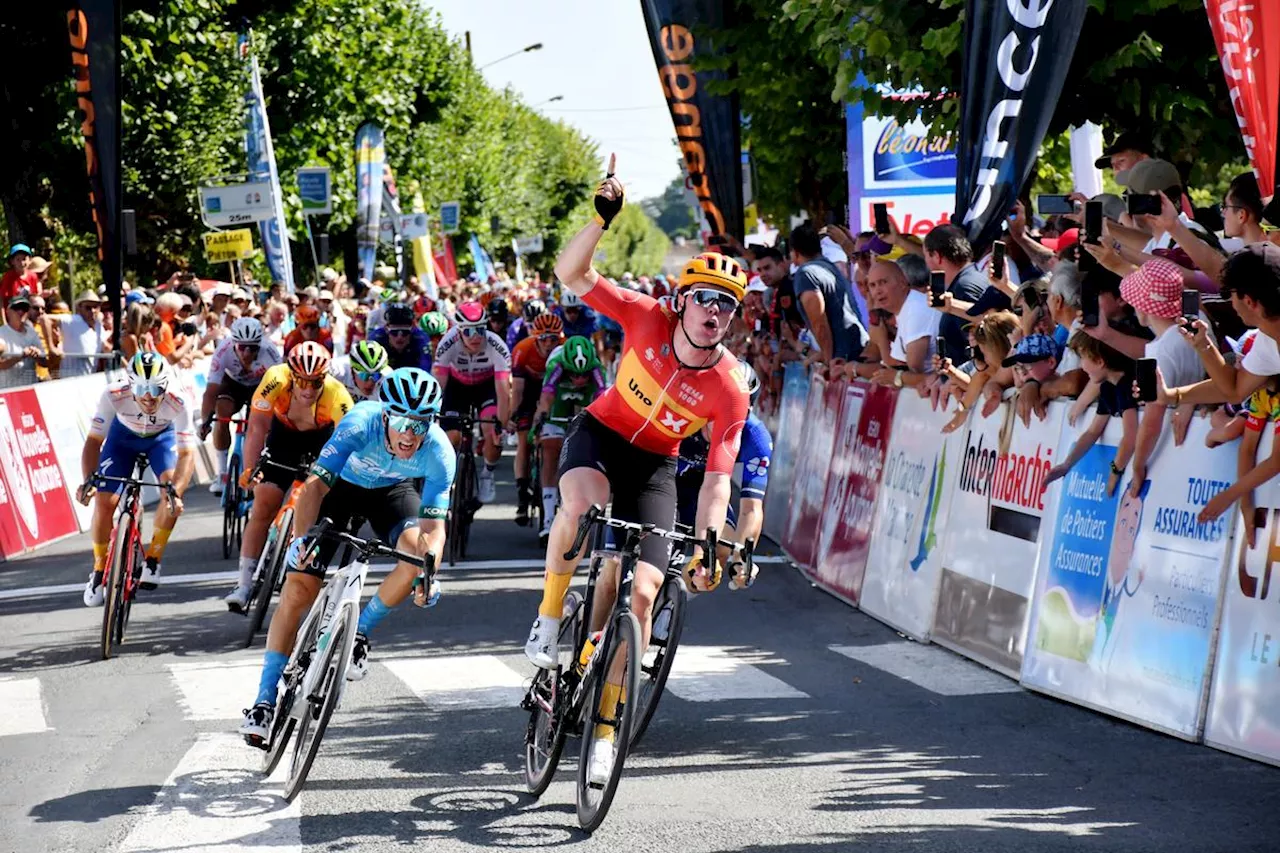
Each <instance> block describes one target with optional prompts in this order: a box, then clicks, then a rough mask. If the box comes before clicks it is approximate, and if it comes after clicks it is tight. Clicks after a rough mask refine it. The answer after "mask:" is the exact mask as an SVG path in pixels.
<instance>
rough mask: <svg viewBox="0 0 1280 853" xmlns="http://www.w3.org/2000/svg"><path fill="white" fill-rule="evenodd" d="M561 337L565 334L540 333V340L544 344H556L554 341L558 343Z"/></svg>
mask: <svg viewBox="0 0 1280 853" xmlns="http://www.w3.org/2000/svg"><path fill="white" fill-rule="evenodd" d="M561 337H563V336H562V335H556V334H547V335H538V340H539V341H541V342H542V343H544V344H554V343H558V342H559V341H560V339H561Z"/></svg>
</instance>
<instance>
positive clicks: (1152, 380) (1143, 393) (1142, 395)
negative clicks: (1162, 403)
mask: <svg viewBox="0 0 1280 853" xmlns="http://www.w3.org/2000/svg"><path fill="white" fill-rule="evenodd" d="M1133 378H1134V379H1135V380H1136V381H1137V383H1138V402H1140V403H1154V402H1155V401H1156V360H1155V359H1154V358H1139V359H1137V360H1136V361H1134V363H1133Z"/></svg>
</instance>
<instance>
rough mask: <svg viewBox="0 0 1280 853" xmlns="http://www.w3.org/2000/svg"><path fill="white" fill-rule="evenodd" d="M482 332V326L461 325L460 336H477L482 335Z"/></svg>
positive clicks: (483, 329)
mask: <svg viewBox="0 0 1280 853" xmlns="http://www.w3.org/2000/svg"><path fill="white" fill-rule="evenodd" d="M484 333H485V328H484V326H463V327H462V336H463V337H464V338H478V337H481V336H482V335H484Z"/></svg>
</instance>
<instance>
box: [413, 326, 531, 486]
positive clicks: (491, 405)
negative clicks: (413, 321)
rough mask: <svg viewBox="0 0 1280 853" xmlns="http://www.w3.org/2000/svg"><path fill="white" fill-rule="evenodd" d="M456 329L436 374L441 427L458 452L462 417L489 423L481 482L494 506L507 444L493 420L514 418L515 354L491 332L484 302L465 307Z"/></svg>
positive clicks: (441, 349) (443, 342) (439, 351)
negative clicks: (497, 476) (498, 467)
mask: <svg viewBox="0 0 1280 853" xmlns="http://www.w3.org/2000/svg"><path fill="white" fill-rule="evenodd" d="M453 323H454V325H453V328H452V329H450V330H449V331H447V332H445V335H444V337H443V338H441V339H440V345H439V346H438V347H437V348H436V358H435V363H434V364H433V365H432V368H431V372H432V373H434V374H435V377H436V379H438V380H439V381H440V384H441V385H442V386H443V387H444V405H443V406H442V407H441V411H442V414H441V416H440V426H441V427H442V428H443V429H444V430H445V431H446V432H447V433H448V434H449V440H450V441H451V442H453V446H454V447H455V448H456V447H457V446H458V442H459V441H460V440H461V437H462V433H461V432H459V424H458V417H459V416H460V415H465V414H467V413H468V412H472V413H475V414H476V415H477V416H478V417H480V418H484V419H487V422H486V423H484V424H482V425H481V432H482V433H483V435H484V441H483V443H482V448H483V450H482V452H483V454H484V465H482V466H481V467H480V474H479V476H478V477H477V482H476V486H477V489H476V491H477V497H478V498H479V499H480V502H481V503H486V504H487V503H493V501H494V499H495V498H496V493H495V490H494V486H493V469H494V466H496V465H497V464H498V459H499V458H501V456H502V445H501V443H500V442H499V440H498V438H499V436H498V432H497V430H496V429H495V428H494V425H493V421H492V418H493V417H494V415H495V414H496V415H497V418H498V422H499V423H504V424H505V423H506V422H507V419H508V418H509V417H510V416H511V412H510V411H509V409H510V408H511V351H510V350H508V349H507V344H506V342H505V341H503V340H502V338H500V337H499V336H498V335H496V334H494V333H493V332H491V331H490V330H489V328H488V317H487V316H486V315H485V310H484V308H483V307H482V306H481V305H480V303H479V302H464V303H462V304H461V305H459V306H458V310H457V311H455V312H454V314H453Z"/></svg>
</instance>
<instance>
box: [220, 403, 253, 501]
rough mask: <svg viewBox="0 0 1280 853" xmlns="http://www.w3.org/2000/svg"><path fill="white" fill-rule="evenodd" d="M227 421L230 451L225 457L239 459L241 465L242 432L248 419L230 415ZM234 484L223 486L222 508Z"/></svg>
mask: <svg viewBox="0 0 1280 853" xmlns="http://www.w3.org/2000/svg"><path fill="white" fill-rule="evenodd" d="M227 423H228V424H229V425H230V429H231V452H230V453H229V454H228V455H227V458H228V460H230V459H239V460H240V461H241V463H242V467H243V462H244V434H245V431H246V430H247V429H248V427H247V426H246V424H247V423H248V419H247V418H246V417H245V416H244V415H232V416H231V417H230V418H228V419H227ZM229 469H230V463H228V470H229ZM224 473H225V472H224ZM236 486H237V484H233V483H230V482H228V483H227V484H226V487H225V488H223V490H222V506H223V507H224V508H225V507H226V506H227V501H229V500H231V498H232V496H233V494H234V493H235V492H236V491H237V488H236ZM249 494H250V495H252V492H249Z"/></svg>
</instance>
